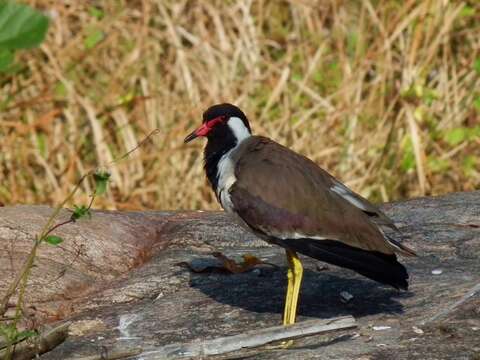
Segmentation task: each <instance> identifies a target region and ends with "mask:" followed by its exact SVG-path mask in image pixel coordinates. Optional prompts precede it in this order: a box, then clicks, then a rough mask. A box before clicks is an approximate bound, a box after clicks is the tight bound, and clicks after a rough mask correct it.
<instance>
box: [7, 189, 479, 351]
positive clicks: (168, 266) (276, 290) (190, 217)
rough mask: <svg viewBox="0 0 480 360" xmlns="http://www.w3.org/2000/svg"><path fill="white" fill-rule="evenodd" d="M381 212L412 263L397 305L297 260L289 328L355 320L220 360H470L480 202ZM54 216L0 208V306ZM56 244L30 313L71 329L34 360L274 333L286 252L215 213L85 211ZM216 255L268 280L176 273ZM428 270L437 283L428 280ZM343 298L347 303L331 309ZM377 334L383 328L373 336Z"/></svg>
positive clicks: (361, 283)
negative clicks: (298, 277) (300, 275)
mask: <svg viewBox="0 0 480 360" xmlns="http://www.w3.org/2000/svg"><path fill="white" fill-rule="evenodd" d="M383 209H384V210H385V211H386V212H387V213H388V215H390V216H391V217H392V218H393V219H394V220H395V222H396V223H397V225H398V226H399V227H400V228H401V229H402V231H403V232H404V233H405V235H407V236H408V239H406V243H407V244H408V245H409V246H411V247H412V248H414V249H415V250H416V251H417V252H418V254H419V255H420V256H419V257H417V258H403V259H402V262H403V263H404V264H405V265H406V266H407V268H408V269H409V272H410V274H411V282H410V284H411V285H410V290H409V291H408V292H398V291H396V290H394V289H391V288H388V287H385V286H382V285H380V284H377V283H375V282H373V281H370V280H368V279H366V278H363V277H361V276H359V275H356V274H354V273H353V272H351V271H348V270H345V269H341V268H337V267H335V266H328V269H327V270H324V271H321V272H319V271H317V270H316V269H317V265H318V262H316V261H314V260H312V259H308V258H303V259H304V265H305V277H304V282H303V287H302V291H301V298H300V307H299V316H298V321H302V320H306V319H316V318H331V317H336V316H342V315H353V316H354V317H355V318H356V320H357V323H358V328H356V329H353V330H345V331H339V332H336V333H330V334H325V335H315V336H310V337H306V338H301V339H298V340H295V342H294V344H293V345H292V346H291V347H290V348H288V349H273V350H272V349H269V348H265V347H263V348H255V349H244V350H241V351H237V352H235V353H231V354H228V357H227V358H242V357H251V358H255V359H274V358H275V359H317V358H318V359H358V358H361V359H427V358H428V359H431V358H438V359H447V358H448V359H470V358H477V357H479V356H480V345H479V344H480V342H479V336H480V335H479V331H476V330H474V329H478V328H480V261H479V260H478V259H479V256H480V192H472V193H456V194H451V195H448V196H443V197H433V198H420V199H414V200H410V201H405V202H398V203H390V204H385V205H384V206H383ZM51 211H52V210H51V209H50V208H48V207H43V206H15V207H2V208H0V244H1V246H0V273H1V274H2V276H1V277H0V293H4V291H5V289H6V287H7V286H8V284H9V282H10V281H11V279H12V277H13V275H14V274H15V272H16V271H17V270H18V268H19V266H20V264H21V260H22V259H23V258H25V256H26V254H27V252H28V250H29V248H30V246H31V241H32V238H33V236H34V234H36V233H38V232H39V230H40V228H41V226H42V225H43V224H44V223H45V221H46V218H47V216H48V214H49V213H50V212H51ZM68 216H69V214H68V212H67V211H65V212H63V213H62V217H63V218H68ZM57 234H58V235H61V236H62V237H63V238H64V239H65V242H64V243H62V244H61V246H60V247H53V246H49V245H45V246H42V247H41V249H40V251H39V257H38V260H37V262H36V267H35V268H34V270H33V273H32V278H31V281H30V283H29V287H28V292H27V299H28V302H29V305H30V311H31V313H32V315H33V316H35V317H36V319H37V320H38V321H39V322H42V321H43V322H45V321H50V322H51V321H57V322H59V321H60V322H61V321H62V320H64V319H69V320H71V321H72V322H73V325H72V331H71V335H70V336H69V337H68V338H67V340H66V341H65V342H64V343H63V344H61V345H60V346H58V347H57V348H55V349H54V350H52V351H51V352H49V353H46V354H44V355H42V357H41V358H42V359H43V358H45V359H52V360H56V359H70V358H75V357H80V356H87V355H98V356H100V355H102V354H103V355H105V354H108V353H115V352H117V353H118V352H122V351H128V350H129V349H135V351H137V350H138V349H139V348H140V349H142V351H144V352H148V351H154V350H155V349H158V348H161V347H163V346H166V345H169V344H172V343H182V342H193V341H196V340H199V339H213V338H217V337H222V336H226V335H235V334H241V333H243V332H246V331H250V330H255V329H259V328H263V327H267V326H274V325H278V324H280V323H281V318H282V311H283V302H284V296H285V289H286V277H285V272H286V264H285V257H284V252H283V250H282V249H280V248H277V247H272V246H270V245H268V244H266V243H264V242H262V241H260V240H258V239H256V238H255V237H253V236H252V235H250V234H247V233H245V232H244V231H243V230H242V229H241V228H239V227H237V226H236V225H235V224H233V223H232V222H231V220H230V219H229V217H228V216H227V215H226V214H224V213H221V212H178V213H176V212H155V211H152V212H106V211H96V212H94V215H93V217H92V219H90V220H81V221H78V222H77V223H75V224H71V225H67V226H65V227H63V228H61V229H59V231H58V232H57ZM213 251H221V252H223V253H224V254H225V255H227V256H232V257H235V256H239V255H242V254H245V253H250V254H253V255H256V256H257V257H259V258H261V259H263V260H265V262H268V263H273V264H276V265H277V266H276V267H272V266H263V265H262V266H261V269H262V270H261V272H254V271H250V272H246V273H241V274H227V273H216V272H206V273H193V272H191V271H189V270H188V268H185V267H182V266H178V263H182V262H191V261H192V260H195V261H196V262H197V263H201V260H202V259H203V261H204V262H205V263H209V262H210V261H214V260H213V257H212V256H211V255H210V254H211V253H212V252H213ZM199 259H200V260H199ZM199 261H200V262H199ZM435 269H442V274H440V275H434V274H432V270H435ZM341 291H347V292H348V293H350V294H351V295H352V296H353V298H352V300H351V301H349V302H347V303H344V302H342V301H341V298H340V297H339V296H338V294H339V293H340V292H341ZM76 324H77V325H76ZM89 324H90V325H91V326H90V325H89ZM378 326H382V327H387V326H388V327H389V328H388V330H385V331H375V330H373V329H374V327H377V328H378ZM416 329H421V330H422V332H423V333H421V334H420V332H419V331H418V330H416ZM137 352H138V351H137ZM99 358H100V357H99ZM133 358H137V359H140V358H141V355H139V356H137V357H133ZM221 358H226V357H225V356H224V357H221Z"/></svg>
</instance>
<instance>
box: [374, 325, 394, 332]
mask: <svg viewBox="0 0 480 360" xmlns="http://www.w3.org/2000/svg"><path fill="white" fill-rule="evenodd" d="M391 328H392V327H391V326H374V327H373V330H375V331H382V330H388V329H391Z"/></svg>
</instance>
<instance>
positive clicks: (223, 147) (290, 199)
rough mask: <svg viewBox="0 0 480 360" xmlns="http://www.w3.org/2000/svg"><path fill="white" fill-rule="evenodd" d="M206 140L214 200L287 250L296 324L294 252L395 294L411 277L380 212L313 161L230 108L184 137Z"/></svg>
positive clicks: (298, 274) (299, 271) (290, 309)
mask: <svg viewBox="0 0 480 360" xmlns="http://www.w3.org/2000/svg"><path fill="white" fill-rule="evenodd" d="M199 136H204V137H207V139H208V142H207V146H206V147H205V151H204V160H205V171H206V174H207V178H208V180H209V181H210V184H211V186H212V189H213V191H215V194H216V195H217V199H218V201H219V202H220V204H221V205H222V207H223V208H224V209H225V211H227V212H229V213H233V214H234V215H235V216H236V217H237V218H238V219H239V220H240V222H241V223H242V224H244V225H246V226H247V228H248V229H249V230H250V231H252V232H253V233H255V234H256V235H257V236H259V237H260V238H262V239H264V240H266V241H268V242H269V243H273V244H276V245H279V246H281V247H283V248H285V250H286V254H287V260H288V266H289V269H288V274H287V275H288V287H287V296H286V302H285V310H284V314H283V323H284V324H285V325H288V324H293V323H294V322H295V316H296V311H297V303H298V295H299V291H300V285H301V281H302V275H303V267H302V263H301V262H300V259H299V258H298V256H297V252H299V253H301V254H304V255H307V256H310V257H312V258H315V259H318V260H321V261H325V262H327V263H331V264H334V265H338V266H342V267H345V268H348V269H351V270H354V271H356V272H358V273H360V274H362V275H364V276H366V277H368V278H370V279H373V280H376V281H378V282H380V283H383V284H388V285H391V286H393V287H395V288H399V289H407V288H408V282H407V280H408V274H407V271H406V269H405V267H404V266H403V265H402V264H400V263H399V262H398V261H397V257H396V255H395V254H396V253H399V254H402V255H410V256H413V255H415V253H414V252H413V251H412V250H411V249H409V248H408V247H406V246H404V245H402V244H400V243H399V242H397V241H395V240H394V239H392V238H391V237H390V236H387V235H386V234H385V232H384V231H383V230H382V227H388V228H391V229H393V230H395V231H398V229H397V228H396V227H395V225H394V224H393V222H392V220H390V219H389V218H388V217H387V216H386V215H385V214H384V213H383V212H382V211H380V210H379V209H378V208H377V207H376V206H374V205H372V204H371V203H370V202H368V201H367V200H366V199H364V198H363V197H361V196H360V195H358V194H356V193H354V192H353V191H352V190H350V189H349V188H347V187H346V186H345V185H343V184H342V183H341V182H340V181H338V180H337V179H335V178H334V177H333V176H331V175H330V174H329V173H327V172H326V171H325V170H323V169H321V168H320V167H319V166H317V165H316V164H315V163H314V162H313V161H311V160H309V159H308V158H306V157H304V156H302V155H299V154H297V153H295V152H293V151H292V150H290V149H288V148H286V147H284V146H282V145H280V144H278V143H276V142H275V141H273V140H270V139H268V138H266V137H263V136H253V135H252V133H251V130H250V125H249V123H248V120H247V117H246V116H245V114H244V113H243V112H242V111H241V110H240V109H239V108H238V107H236V106H234V105H231V104H219V105H214V106H212V107H210V108H209V109H208V110H207V111H205V112H204V114H203V124H202V126H200V127H199V128H198V129H197V130H195V131H194V132H192V133H191V134H190V135H188V136H187V137H186V138H185V142H186V143H187V142H189V141H191V140H193V139H195V138H197V137H199Z"/></svg>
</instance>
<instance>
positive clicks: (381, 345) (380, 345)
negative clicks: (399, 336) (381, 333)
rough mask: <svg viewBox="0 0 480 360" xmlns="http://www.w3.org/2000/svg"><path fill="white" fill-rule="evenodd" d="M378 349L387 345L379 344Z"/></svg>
mask: <svg viewBox="0 0 480 360" xmlns="http://www.w3.org/2000/svg"><path fill="white" fill-rule="evenodd" d="M377 346H378V347H386V346H387V344H377Z"/></svg>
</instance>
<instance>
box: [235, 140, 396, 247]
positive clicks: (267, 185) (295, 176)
mask: <svg viewBox="0 0 480 360" xmlns="http://www.w3.org/2000/svg"><path fill="white" fill-rule="evenodd" d="M241 146H242V147H243V150H244V151H238V152H236V154H238V155H237V158H235V159H234V161H235V177H236V182H235V184H234V185H233V186H232V187H231V189H230V197H231V201H232V203H233V206H234V208H235V211H236V212H237V214H238V215H239V216H240V217H241V218H242V219H243V221H244V222H245V223H246V224H247V225H248V226H249V227H250V228H252V229H253V230H255V231H256V232H258V233H261V234H262V235H264V236H266V237H270V238H280V239H287V238H288V239H295V238H311V239H318V240H320V241H321V240H322V239H324V240H327V239H330V240H337V241H340V242H342V243H344V244H346V245H349V246H353V247H356V248H359V249H363V250H371V251H378V252H381V253H384V254H393V253H394V252H403V251H402V248H401V247H400V248H399V247H398V246H394V245H393V244H391V243H390V242H389V241H388V240H387V239H386V238H385V237H384V235H383V233H382V231H380V230H379V228H378V226H377V225H378V224H379V223H382V222H383V223H384V224H385V225H387V226H391V225H393V222H392V221H391V220H390V219H389V218H388V217H387V216H386V215H385V214H383V213H382V212H381V211H380V210H379V209H377V208H376V207H375V206H374V205H372V204H370V203H369V202H368V201H367V200H366V199H364V198H362V197H361V196H360V195H358V194H355V193H354V192H353V191H351V190H350V189H348V188H347V187H346V186H345V185H343V184H342V183H340V182H339V181H338V180H336V179H335V178H334V177H333V176H331V175H330V174H328V173H327V172H326V171H324V170H322V169H321V168H320V167H318V166H317V165H316V164H315V163H314V162H312V161H311V160H309V159H308V158H306V157H304V156H302V155H299V154H297V153H295V152H293V151H291V150H289V149H288V148H286V147H283V146H282V145H280V144H277V143H275V142H273V141H271V140H269V139H267V138H263V137H258V136H255V137H252V138H250V139H248V140H246V141H244V142H243V143H242V144H241ZM240 154H241V156H240ZM372 214H375V215H374V216H375V217H376V218H377V219H379V220H380V221H378V222H377V223H375V221H372V220H371V218H372V216H373V215H372ZM394 226H395V225H393V227H394Z"/></svg>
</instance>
